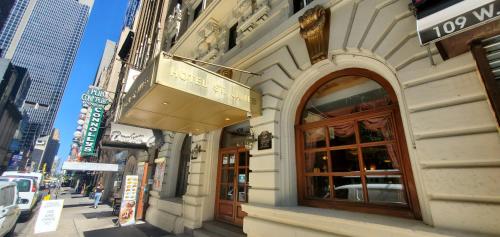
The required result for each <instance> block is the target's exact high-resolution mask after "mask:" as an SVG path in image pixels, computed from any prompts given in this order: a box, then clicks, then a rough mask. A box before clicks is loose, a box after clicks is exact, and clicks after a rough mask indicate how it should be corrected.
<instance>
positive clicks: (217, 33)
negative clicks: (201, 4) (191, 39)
mask: <svg viewBox="0 0 500 237" xmlns="http://www.w3.org/2000/svg"><path fill="white" fill-rule="evenodd" d="M226 34H227V30H226V29H224V28H221V27H220V25H219V23H218V22H217V21H216V20H215V19H213V18H212V19H210V20H208V22H207V23H205V26H204V27H203V28H202V29H201V30H200V31H198V36H199V40H198V44H197V46H196V48H195V49H194V57H195V58H196V59H199V60H202V61H207V62H208V61H213V60H215V59H217V58H218V57H219V56H221V55H222V53H223V52H224V49H225V48H226V44H227V40H226Z"/></svg>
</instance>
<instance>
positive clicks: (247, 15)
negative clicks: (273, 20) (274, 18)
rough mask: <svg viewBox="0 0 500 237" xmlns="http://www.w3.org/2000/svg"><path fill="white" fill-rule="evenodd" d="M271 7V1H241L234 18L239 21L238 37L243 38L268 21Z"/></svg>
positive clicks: (239, 39) (238, 38) (238, 39)
mask: <svg viewBox="0 0 500 237" xmlns="http://www.w3.org/2000/svg"><path fill="white" fill-rule="evenodd" d="M270 11H271V6H270V4H269V0H239V1H238V5H237V7H236V9H235V10H234V13H233V14H234V16H235V17H236V18H237V19H238V29H237V30H238V37H237V41H238V42H240V41H241V40H242V39H243V38H245V37H246V36H248V35H249V33H250V32H252V31H254V30H255V29H256V28H257V27H258V26H259V25H261V24H262V23H263V22H265V21H266V20H267V18H268V17H269V13H270Z"/></svg>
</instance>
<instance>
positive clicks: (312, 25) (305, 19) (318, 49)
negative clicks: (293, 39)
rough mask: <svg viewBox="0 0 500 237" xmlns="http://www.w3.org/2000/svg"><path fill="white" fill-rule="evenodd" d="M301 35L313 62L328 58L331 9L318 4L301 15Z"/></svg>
mask: <svg viewBox="0 0 500 237" xmlns="http://www.w3.org/2000/svg"><path fill="white" fill-rule="evenodd" d="M299 26H300V35H301V36H302V38H304V40H305V42H306V46H307V52H308V53H309V59H310V60H311V64H315V63H317V62H319V61H321V60H324V59H327V58H328V42H329V36H330V10H329V9H325V8H324V7H322V6H321V5H317V6H315V7H313V8H311V9H309V10H307V11H306V12H305V13H304V15H302V16H300V17H299Z"/></svg>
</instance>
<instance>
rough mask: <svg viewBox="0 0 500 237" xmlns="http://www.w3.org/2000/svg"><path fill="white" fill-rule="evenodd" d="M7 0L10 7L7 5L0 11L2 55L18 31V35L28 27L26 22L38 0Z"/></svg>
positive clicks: (0, 54)
mask: <svg viewBox="0 0 500 237" xmlns="http://www.w3.org/2000/svg"><path fill="white" fill-rule="evenodd" d="M5 1H6V3H7V4H6V5H8V6H10V7H8V6H6V7H5V9H2V10H3V12H0V57H4V56H5V53H6V52H7V49H8V48H9V46H10V43H11V42H12V39H13V38H14V35H15V34H16V32H19V34H18V35H20V34H21V33H22V31H23V30H24V28H25V27H26V23H27V22H28V19H29V16H30V15H31V12H32V11H33V6H34V3H35V2H36V0H5ZM2 4H3V1H2ZM11 4H12V5H11ZM2 8H3V7H2ZM23 19H24V20H23ZM21 22H22V23H21ZM18 37H19V36H18Z"/></svg>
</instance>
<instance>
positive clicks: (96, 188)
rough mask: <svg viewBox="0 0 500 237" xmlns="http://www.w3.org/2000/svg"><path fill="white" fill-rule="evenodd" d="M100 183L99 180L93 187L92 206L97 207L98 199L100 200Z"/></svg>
mask: <svg viewBox="0 0 500 237" xmlns="http://www.w3.org/2000/svg"><path fill="white" fill-rule="evenodd" d="M103 189H104V188H103V186H102V184H101V183H100V182H99V183H98V184H97V186H96V187H95V194H94V208H97V206H99V201H100V200H101V196H102V190H103Z"/></svg>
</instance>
